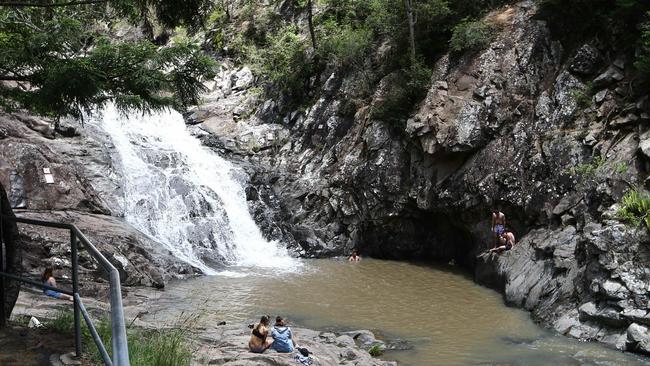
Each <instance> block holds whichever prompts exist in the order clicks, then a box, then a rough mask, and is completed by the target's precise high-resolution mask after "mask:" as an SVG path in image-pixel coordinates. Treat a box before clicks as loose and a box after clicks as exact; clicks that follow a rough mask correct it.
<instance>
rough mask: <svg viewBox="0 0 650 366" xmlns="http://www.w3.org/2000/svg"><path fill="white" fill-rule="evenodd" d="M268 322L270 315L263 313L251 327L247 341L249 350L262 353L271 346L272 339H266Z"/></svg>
mask: <svg viewBox="0 0 650 366" xmlns="http://www.w3.org/2000/svg"><path fill="white" fill-rule="evenodd" d="M270 322H271V317H270V316H269V315H263V316H262V318H261V319H260V322H259V323H258V324H257V325H256V326H255V327H254V328H253V331H252V332H251V339H250V340H249V341H248V348H249V349H250V350H251V352H254V353H262V352H264V351H266V350H267V349H269V347H271V344H272V343H273V340H272V339H268V336H269V323H270Z"/></svg>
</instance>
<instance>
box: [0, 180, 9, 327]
mask: <svg viewBox="0 0 650 366" xmlns="http://www.w3.org/2000/svg"><path fill="white" fill-rule="evenodd" d="M0 189H1V188H0ZM4 242H5V233H4V222H3V221H2V200H0V273H4V272H5V259H4ZM6 304H7V296H6V294H5V278H4V276H0V328H4V327H5V326H7V314H5V306H6Z"/></svg>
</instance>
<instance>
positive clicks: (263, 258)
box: [99, 106, 300, 274]
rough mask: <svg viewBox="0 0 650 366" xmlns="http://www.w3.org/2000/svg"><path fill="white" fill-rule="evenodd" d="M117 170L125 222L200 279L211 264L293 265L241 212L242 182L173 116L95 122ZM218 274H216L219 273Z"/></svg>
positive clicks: (112, 116) (110, 116)
mask: <svg viewBox="0 0 650 366" xmlns="http://www.w3.org/2000/svg"><path fill="white" fill-rule="evenodd" d="M99 122H100V124H101V126H102V128H103V129H104V130H105V131H106V132H107V133H108V134H109V135H110V136H111V139H112V141H113V143H114V145H115V148H116V151H117V153H118V155H119V158H120V160H121V163H122V166H123V169H124V172H123V173H124V185H123V190H124V196H125V218H126V220H127V221H128V222H129V223H131V224H132V225H133V226H134V227H136V228H137V229H139V230H140V231H142V232H143V233H145V234H147V235H149V236H151V237H153V238H155V239H156V240H157V241H158V242H160V243H162V244H163V245H164V246H165V247H166V248H167V249H169V250H170V251H171V252H172V253H173V254H174V255H175V256H176V257H178V258H179V259H182V260H184V261H186V262H187V263H190V264H192V265H194V266H196V267H198V268H200V269H202V270H203V271H204V272H205V273H208V274H217V273H218V272H217V271H215V270H214V269H213V268H211V263H218V262H225V263H226V264H230V265H237V266H246V267H264V268H275V269H281V270H293V269H296V268H297V266H299V263H300V262H299V261H298V260H296V259H295V258H292V257H290V256H289V255H288V253H287V250H286V248H283V247H282V246H281V244H280V243H278V242H276V241H267V240H266V239H264V237H263V236H262V234H261V232H260V230H259V228H258V227H257V225H256V223H255V222H254V220H253V218H252V217H251V215H250V213H249V211H248V205H247V203H246V195H245V192H244V188H243V187H244V185H245V184H246V180H247V178H248V177H247V176H246V174H245V173H244V172H243V171H242V170H241V169H240V168H237V167H235V166H234V165H233V164H231V163H230V162H228V161H227V160H225V159H223V158H222V157H220V156H219V155H217V154H216V153H215V152H213V151H211V150H210V149H208V148H207V147H205V146H203V145H202V144H201V143H200V141H199V140H198V139H197V138H195V137H194V136H192V135H191V134H190V132H189V131H188V129H187V127H186V125H185V123H184V121H183V117H182V116H181V115H180V114H179V113H177V112H174V111H168V112H159V113H154V114H151V115H144V116H142V115H132V116H130V117H129V118H125V117H124V116H122V115H121V114H120V113H119V112H118V111H117V110H116V108H115V107H113V106H108V107H107V108H106V109H105V110H104V111H103V116H102V117H101V118H100V119H99ZM222 273H223V272H222Z"/></svg>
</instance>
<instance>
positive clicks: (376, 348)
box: [368, 344, 384, 357]
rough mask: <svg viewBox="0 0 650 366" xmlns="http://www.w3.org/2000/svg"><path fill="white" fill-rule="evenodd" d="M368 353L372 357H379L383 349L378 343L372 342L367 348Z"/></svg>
mask: <svg viewBox="0 0 650 366" xmlns="http://www.w3.org/2000/svg"><path fill="white" fill-rule="evenodd" d="M368 353H370V356H372V357H379V356H381V355H382V354H383V353H384V351H383V350H382V349H381V345H380V344H374V345H373V346H372V347H370V349H368Z"/></svg>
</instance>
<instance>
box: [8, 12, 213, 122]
mask: <svg viewBox="0 0 650 366" xmlns="http://www.w3.org/2000/svg"><path fill="white" fill-rule="evenodd" d="M62 1H65V0H62ZM209 6H210V5H209V1H207V0H190V1H181V0H176V1H152V0H142V1H127V0H112V1H102V0H98V1H94V0H88V1H81V0H80V1H73V2H65V3H64V2H53V1H41V2H34V3H25V2H11V3H7V2H6V3H2V4H0V106H2V107H4V108H5V109H14V108H26V109H28V110H31V111H32V112H34V113H37V114H41V115H46V116H52V117H55V118H58V117H61V116H72V117H76V118H80V117H82V116H83V114H84V113H90V112H92V110H93V109H94V108H95V107H96V106H102V105H104V104H105V103H107V102H109V101H111V102H114V103H115V104H116V106H117V107H118V108H120V109H121V110H128V109H136V110H141V111H150V110H158V109H164V108H169V107H172V108H176V109H182V108H185V107H186V106H188V105H191V104H196V103H198V101H199V95H200V93H201V92H202V91H203V84H202V82H201V80H202V78H205V77H210V76H212V75H213V65H214V64H213V61H212V60H211V59H210V58H209V57H207V56H206V55H204V53H202V52H201V50H200V49H199V48H198V47H197V46H194V45H191V44H188V43H181V44H175V45H172V46H165V47H159V46H157V45H155V44H154V43H153V42H152V41H151V40H149V39H141V40H137V41H124V40H121V41H118V40H115V39H113V37H111V36H110V34H109V33H110V28H111V26H113V25H114V24H115V23H117V21H119V20H123V19H126V20H128V22H129V23H130V24H134V25H140V26H141V25H144V24H146V22H152V21H155V22H158V23H159V24H162V25H163V26H165V27H175V26H188V27H189V28H190V29H191V30H194V29H197V27H198V26H200V24H202V22H203V20H204V18H205V16H207V14H208V13H209V12H208V10H209ZM116 20H117V21H116ZM106 26H108V30H102V29H103V27H106Z"/></svg>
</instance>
